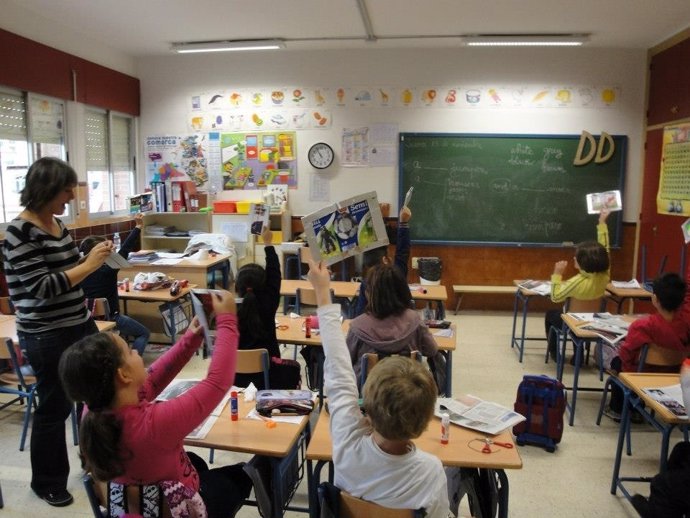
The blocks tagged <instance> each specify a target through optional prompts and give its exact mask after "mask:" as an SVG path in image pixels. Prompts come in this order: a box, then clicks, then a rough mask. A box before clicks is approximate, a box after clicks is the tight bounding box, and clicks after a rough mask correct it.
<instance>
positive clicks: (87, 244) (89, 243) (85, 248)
mask: <svg viewBox="0 0 690 518" xmlns="http://www.w3.org/2000/svg"><path fill="white" fill-rule="evenodd" d="M103 241H105V238H104V237H103V236H86V237H85V238H84V239H82V241H81V244H80V245H79V252H81V253H82V254H83V255H89V252H90V251H91V249H92V248H93V247H94V246H96V245H97V244H98V243H102V242H103Z"/></svg>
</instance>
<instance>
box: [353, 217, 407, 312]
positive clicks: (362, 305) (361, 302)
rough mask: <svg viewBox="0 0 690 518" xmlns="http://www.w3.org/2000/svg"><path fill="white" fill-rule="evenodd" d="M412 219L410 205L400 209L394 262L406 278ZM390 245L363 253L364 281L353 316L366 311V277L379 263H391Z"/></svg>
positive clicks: (360, 287)
mask: <svg viewBox="0 0 690 518" xmlns="http://www.w3.org/2000/svg"><path fill="white" fill-rule="evenodd" d="M410 219H412V212H411V211H410V209H409V208H408V207H403V208H402V209H400V214H399V215H398V233H397V239H396V243H395V259H394V260H393V264H394V265H395V266H396V267H397V268H399V269H400V272H401V273H402V276H403V278H404V279H407V261H408V260H409V258H410V223H409V222H410ZM387 252H388V247H387V246H382V247H379V248H374V249H373V250H367V251H366V252H364V253H363V254H362V261H363V264H362V282H361V284H360V286H359V295H358V296H357V300H356V301H355V306H354V310H353V311H352V318H354V317H357V316H359V315H361V314H362V313H364V312H365V311H366V308H367V294H366V277H367V273H368V272H369V270H370V269H371V268H373V267H374V266H376V265H378V264H390V262H391V260H390V259H389V257H388V255H387Z"/></svg>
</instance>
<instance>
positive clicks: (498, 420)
mask: <svg viewBox="0 0 690 518" xmlns="http://www.w3.org/2000/svg"><path fill="white" fill-rule="evenodd" d="M444 413H448V414H449V415H450V422H451V423H453V424H456V425H458V426H462V427H464V428H470V429H471V430H477V431H478V432H483V433H488V434H490V435H496V434H499V433H501V432H502V431H503V430H506V429H507V428H511V427H512V426H515V425H516V424H518V423H521V422H522V421H524V420H525V416H523V415H522V414H518V413H517V412H515V411H513V410H511V409H509V408H506V407H504V406H502V405H499V404H498V403H492V402H491V401H484V400H482V399H479V398H478V397H475V396H471V395H469V394H466V395H463V396H459V397H456V398H446V397H440V398H437V399H436V408H435V409H434V414H435V415H436V417H442V416H443V414H444Z"/></svg>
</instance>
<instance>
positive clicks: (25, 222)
mask: <svg viewBox="0 0 690 518" xmlns="http://www.w3.org/2000/svg"><path fill="white" fill-rule="evenodd" d="M76 187H77V173H76V172H75V171H74V169H72V167H71V166H70V165H69V164H68V163H67V162H63V161H62V160H59V159H57V158H49V157H45V158H41V159H39V160H37V161H36V162H34V163H33V164H32V165H31V167H30V168H29V171H28V172H27V174H26V183H25V186H24V189H23V190H22V192H21V194H20V198H19V201H20V203H21V205H22V206H23V207H24V210H23V211H22V212H21V213H20V214H19V216H17V217H16V218H15V219H14V220H12V221H11V222H10V224H9V226H8V227H7V230H6V231H5V240H4V243H3V251H4V256H5V275H6V277H7V286H8V288H9V292H10V298H11V300H12V304H13V305H14V307H15V310H16V315H17V316H16V322H17V336H18V338H19V345H20V347H21V349H22V351H23V352H24V353H25V356H26V358H27V359H28V360H29V362H30V363H31V366H32V367H33V370H34V373H35V375H36V379H37V393H38V408H37V409H36V410H35V411H34V421H33V426H32V429H31V489H33V490H34V492H35V493H36V495H38V496H39V497H40V498H42V499H43V500H45V501H46V502H47V503H48V504H50V505H53V506H65V505H69V504H71V503H72V495H70V493H69V492H68V491H67V479H68V476H69V460H68V456H67V444H66V442H65V420H66V419H67V417H68V416H69V415H70V411H71V409H72V403H71V402H70V401H69V400H68V399H67V397H66V396H65V393H64V391H63V389H62V386H61V385H60V381H59V379H58V372H57V366H58V361H59V360H60V357H61V356H62V354H63V352H64V351H65V349H67V347H69V346H70V345H71V344H72V343H74V342H76V341H77V340H79V339H80V338H82V337H84V336H87V335H89V334H92V333H96V332H97V331H98V328H97V327H96V324H95V323H94V322H93V320H92V319H91V318H90V316H89V313H88V311H87V309H86V305H85V304H84V293H83V291H82V289H81V287H80V286H79V284H80V283H81V282H82V281H83V280H84V279H85V278H86V277H87V276H88V275H89V274H91V273H92V272H94V271H96V270H97V269H98V268H100V266H101V265H102V264H103V262H104V261H105V259H106V258H107V257H108V256H109V255H110V252H111V250H112V248H113V245H112V242H110V241H105V242H103V243H99V244H98V245H97V246H95V247H94V249H93V251H92V253H90V254H89V255H88V257H87V258H86V260H84V261H83V262H79V252H78V251H77V246H76V244H75V243H74V241H73V239H72V236H71V235H70V233H69V231H68V230H67V228H66V227H65V225H64V223H63V222H62V221H61V220H60V219H59V218H57V217H56V216H59V215H61V214H62V213H63V212H64V211H65V207H66V205H67V204H68V203H70V202H71V201H72V200H73V199H74V197H75V196H74V189H75V188H76Z"/></svg>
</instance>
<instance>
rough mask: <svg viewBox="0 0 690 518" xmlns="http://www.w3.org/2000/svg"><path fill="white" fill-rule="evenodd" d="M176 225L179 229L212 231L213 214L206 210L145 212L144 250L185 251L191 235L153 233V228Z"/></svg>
mask: <svg viewBox="0 0 690 518" xmlns="http://www.w3.org/2000/svg"><path fill="white" fill-rule="evenodd" d="M155 226H160V227H175V230H178V231H183V232H184V231H190V230H193V231H198V232H204V233H209V232H211V215H210V214H208V213H205V212H152V213H146V214H144V228H143V229H142V233H141V248H142V250H164V251H169V252H184V250H185V248H187V244H188V243H189V240H190V239H191V237H190V236H189V235H187V236H169V235H168V236H166V235H153V234H151V233H150V232H151V228H152V227H155Z"/></svg>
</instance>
